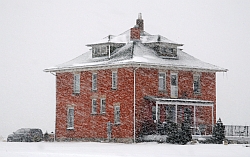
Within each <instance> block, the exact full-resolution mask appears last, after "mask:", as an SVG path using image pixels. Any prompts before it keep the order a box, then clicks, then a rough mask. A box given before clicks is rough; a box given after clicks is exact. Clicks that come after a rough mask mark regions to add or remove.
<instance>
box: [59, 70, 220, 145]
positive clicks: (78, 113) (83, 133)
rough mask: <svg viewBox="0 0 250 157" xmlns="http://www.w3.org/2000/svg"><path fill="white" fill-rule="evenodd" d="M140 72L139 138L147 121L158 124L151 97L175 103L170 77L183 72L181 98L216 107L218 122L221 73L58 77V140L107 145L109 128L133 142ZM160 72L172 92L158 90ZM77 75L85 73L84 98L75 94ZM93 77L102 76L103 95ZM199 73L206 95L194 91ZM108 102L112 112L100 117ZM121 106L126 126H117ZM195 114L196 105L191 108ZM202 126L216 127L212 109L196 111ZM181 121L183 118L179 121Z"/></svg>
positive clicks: (143, 72)
mask: <svg viewBox="0 0 250 157" xmlns="http://www.w3.org/2000/svg"><path fill="white" fill-rule="evenodd" d="M112 71H117V76H118V86H117V89H112V88H111V86H112V85H111V84H112ZM134 71H135V78H136V80H135V82H136V87H135V89H136V92H135V97H136V101H135V102H136V112H135V113H136V138H137V137H139V136H140V133H141V131H142V126H143V124H144V123H145V122H146V121H151V122H153V119H152V105H155V104H154V103H152V102H150V101H148V100H146V99H145V96H157V97H166V98H170V92H171V91H170V73H171V72H176V73H178V98H182V99H199V100H207V101H213V102H214V122H215V120H216V104H215V102H216V74H215V72H193V71H181V70H179V71H171V70H168V69H154V68H145V67H143V68H142V67H139V68H137V69H136V68H133V67H120V68H116V69H99V70H98V69H95V70H89V71H74V72H58V73H56V101H57V102H56V138H57V140H65V139H79V140H105V139H107V123H108V122H109V121H110V122H111V123H113V125H112V139H113V140H117V141H127V142H132V141H133V135H134V130H133V129H134V117H133V115H134ZM159 72H166V76H167V77H166V91H159V90H158V79H159ZM74 73H79V74H80V93H79V94H73V84H74ZM92 73H97V90H96V91H92ZM196 73H198V74H199V75H200V80H201V81H200V82H201V94H199V95H197V94H194V92H193V75H194V74H196ZM93 98H95V99H96V100H97V114H92V112H91V111H92V99H93ZM101 98H105V99H106V113H105V114H103V113H100V100H101ZM115 105H119V106H120V124H114V106H115ZM69 107H73V108H74V129H67V110H68V108H69ZM189 107H190V108H191V110H193V107H192V106H189ZM160 108H161V112H160V118H161V121H164V119H165V117H164V116H165V113H164V112H165V111H164V106H162V105H160ZM196 117H197V119H198V120H197V123H202V124H207V125H208V124H209V125H211V124H212V122H211V119H212V108H211V107H196ZM179 121H181V118H180V117H179V119H178V122H179Z"/></svg>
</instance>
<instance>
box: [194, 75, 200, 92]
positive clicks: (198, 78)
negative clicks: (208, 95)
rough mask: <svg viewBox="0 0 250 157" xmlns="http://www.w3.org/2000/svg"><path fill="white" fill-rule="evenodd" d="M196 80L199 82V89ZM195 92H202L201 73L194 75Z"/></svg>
mask: <svg viewBox="0 0 250 157" xmlns="http://www.w3.org/2000/svg"><path fill="white" fill-rule="evenodd" d="M196 78H197V79H196ZM195 82H197V89H196V85H195ZM193 92H194V94H201V76H200V75H199V74H194V75H193Z"/></svg>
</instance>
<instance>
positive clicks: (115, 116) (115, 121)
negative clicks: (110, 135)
mask: <svg viewBox="0 0 250 157" xmlns="http://www.w3.org/2000/svg"><path fill="white" fill-rule="evenodd" d="M118 109H119V110H118ZM117 111H119V117H118V115H117ZM118 118H119V119H118ZM114 124H121V108H120V105H115V106H114Z"/></svg>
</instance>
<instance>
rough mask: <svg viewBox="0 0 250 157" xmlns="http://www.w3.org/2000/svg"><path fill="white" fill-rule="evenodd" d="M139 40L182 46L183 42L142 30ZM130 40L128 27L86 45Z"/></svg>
mask: <svg viewBox="0 0 250 157" xmlns="http://www.w3.org/2000/svg"><path fill="white" fill-rule="evenodd" d="M140 40H141V42H142V43H156V42H161V43H170V44H176V45H178V46H182V45H183V44H178V43H176V42H173V41H171V40H169V39H167V38H166V37H163V36H161V35H150V34H149V33H147V32H145V31H143V32H142V33H141V37H140ZM129 42H130V29H129V30H127V31H125V32H124V33H122V34H120V35H117V36H114V35H109V36H107V37H105V38H103V39H102V40H99V41H97V42H93V43H89V44H87V46H93V45H99V44H105V43H124V44H126V43H129Z"/></svg>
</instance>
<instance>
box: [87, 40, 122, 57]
mask: <svg viewBox="0 0 250 157" xmlns="http://www.w3.org/2000/svg"><path fill="white" fill-rule="evenodd" d="M124 45H125V44H114V43H105V44H100V45H93V46H92V58H96V57H105V56H106V57H110V55H112V54H113V52H114V51H115V50H116V49H117V48H121V47H122V46H124Z"/></svg>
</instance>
